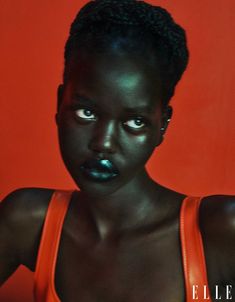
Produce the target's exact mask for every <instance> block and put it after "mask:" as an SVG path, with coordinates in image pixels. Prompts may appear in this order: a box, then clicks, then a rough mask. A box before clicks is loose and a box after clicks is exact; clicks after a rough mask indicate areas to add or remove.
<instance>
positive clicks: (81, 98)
mask: <svg viewBox="0 0 235 302" xmlns="http://www.w3.org/2000/svg"><path fill="white" fill-rule="evenodd" d="M72 100H73V101H75V102H79V103H80V104H81V105H89V106H93V107H99V104H97V102H95V100H94V99H91V98H89V97H87V96H85V95H82V94H80V93H75V94H74V96H73V97H72ZM123 109H124V111H125V112H126V113H128V114H138V113H139V114H140V113H152V112H153V108H152V106H148V105H139V106H136V107H124V108H123Z"/></svg>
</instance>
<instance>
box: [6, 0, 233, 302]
mask: <svg viewBox="0 0 235 302" xmlns="http://www.w3.org/2000/svg"><path fill="white" fill-rule="evenodd" d="M85 2H86V1H74V0H71V1H67V0H57V1H55V0H50V1H48V0H42V1H40V2H39V1H32V0H20V1H14V0H8V1H5V0H0V40H1V47H0V52H1V53H0V56H1V75H0V77H1V79H0V89H1V107H0V108H1V114H0V135H1V149H0V164H1V170H0V185H1V187H0V190H1V191H0V199H2V198H3V197H4V196H5V195H6V194H7V193H8V192H10V191H12V190H14V189H16V188H18V187H25V186H42V187H55V188H73V187H74V184H73V182H72V181H71V179H70V177H69V175H68V174H67V172H66V170H65V168H64V167H63V164H62V161H61V159H60V155H59V152H58V144H57V137H56V126H55V122H54V114H55V109H56V88H57V85H58V84H59V83H60V82H61V75H62V69H63V47H64V43H65V40H66V37H67V34H68V30H69V25H70V23H71V21H72V19H73V18H74V16H75V14H76V12H77V11H78V9H79V8H80V7H81V6H82V4H84V3H85ZM150 2H151V3H153V4H155V5H162V6H163V7H165V8H167V9H169V11H170V12H171V13H172V15H173V16H174V18H175V19H176V21H178V22H179V23H180V24H181V25H183V26H184V27H185V29H186V31H187V35H188V43H189V48H190V53H191V57H190V64H189V67H188V69H187V71H186V73H185V75H184V77H183V79H182V81H181V82H180V84H179V85H178V87H177V91H176V95H175V97H174V98H173V100H172V105H173V107H174V116H173V120H172V122H171V125H170V127H169V130H168V133H167V135H166V139H165V142H164V143H163V145H162V146H161V147H160V148H159V149H158V150H157V151H156V152H155V154H154V155H153V157H152V159H151V161H150V162H149V164H148V167H149V170H150V172H151V174H152V175H153V177H154V178H155V179H156V180H157V181H158V182H160V183H162V184H164V185H165V186H168V187H171V188H172V189H174V190H177V191H181V192H184V193H186V194H191V195H205V194H218V193H223V194H234V193H235V187H234V180H235V177H234V174H235V173H234V171H235V169H234V168H235V160H234V159H235V156H234V154H235V152H234V151H235V122H234V116H235V104H234V83H233V80H234V78H235V66H234V65H235V64H234V53H235V47H234V44H235V43H234V28H235V24H234V23H235V21H234V20H235V16H234V11H235V2H234V1H233V0H207V1H205V0H197V1H194V0H177V1H173V0H158V1H157V0H155V1H153V0H152V1H150ZM25 284H26V286H25ZM31 288H32V274H31V273H29V272H27V271H25V269H20V270H18V272H17V273H16V274H15V275H14V276H13V277H11V278H10V280H9V281H8V282H7V283H6V284H5V285H4V287H3V289H2V290H1V291H0V301H3V302H10V301H14V302H17V301H19V302H21V301H27V302H30V301H31V298H30V297H31Z"/></svg>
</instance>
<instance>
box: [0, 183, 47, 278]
mask: <svg viewBox="0 0 235 302" xmlns="http://www.w3.org/2000/svg"><path fill="white" fill-rule="evenodd" d="M51 194H52V190H46V189H19V190H16V191H14V192H12V193H11V194H9V195H8V196H7V197H6V198H5V199H4V200H3V201H2V202H1V203H0V284H2V283H3V282H4V281H5V280H6V279H7V278H8V277H9V276H10V275H11V274H12V273H13V272H14V271H15V270H16V269H17V267H18V266H19V265H20V264H24V265H26V266H28V267H29V268H32V269H33V267H34V264H35V259H36V256H37V250H38V245H39V242H40V234H41V229H42V225H43V221H44V217H45V213H46V209H47V205H48V201H49V200H50V196H51Z"/></svg>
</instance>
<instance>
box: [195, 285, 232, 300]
mask: <svg viewBox="0 0 235 302" xmlns="http://www.w3.org/2000/svg"><path fill="white" fill-rule="evenodd" d="M232 288H233V287H232V285H226V286H225V287H222V288H219V285H215V292H214V293H215V295H214V299H215V300H218V301H219V300H221V299H225V300H232ZM192 297H193V300H199V301H202V300H205V301H206V300H209V299H210V298H209V290H208V288H207V286H206V285H204V286H203V288H199V286H198V285H193V289H192Z"/></svg>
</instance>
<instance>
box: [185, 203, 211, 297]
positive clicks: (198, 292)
mask: <svg viewBox="0 0 235 302" xmlns="http://www.w3.org/2000/svg"><path fill="white" fill-rule="evenodd" d="M201 200H202V199H201V198H197V197H187V198H185V199H184V201H183V204H182V206H181V212H180V237H181V248H182V257H183V268H184V280H185V289H186V298H187V299H186V301H187V302H195V301H198V302H204V301H207V302H210V301H212V300H211V297H210V293H209V287H208V280H207V273H206V262H205V256H204V250H203V242H202V237H201V233H200V228H199V218H198V217H199V215H198V214H199V213H198V212H199V206H200V203H201ZM205 286H206V287H205ZM205 288H206V290H205ZM193 295H194V297H193ZM206 298H209V299H206Z"/></svg>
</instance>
